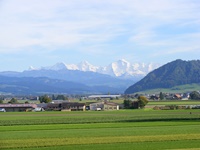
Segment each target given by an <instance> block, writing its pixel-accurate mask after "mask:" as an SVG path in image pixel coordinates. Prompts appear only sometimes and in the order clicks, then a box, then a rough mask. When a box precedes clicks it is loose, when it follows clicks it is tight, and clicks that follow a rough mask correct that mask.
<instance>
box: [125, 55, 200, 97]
mask: <svg viewBox="0 0 200 150" xmlns="http://www.w3.org/2000/svg"><path fill="white" fill-rule="evenodd" d="M191 83H200V60H192V61H183V60H180V59H178V60H175V61H173V62H170V63H168V64H166V65H163V66H161V67H160V68H158V69H156V70H154V71H152V72H150V73H149V74H148V75H147V76H146V77H144V78H143V79H142V80H140V81H139V82H137V83H136V84H134V85H132V86H130V87H129V88H128V89H127V90H126V91H125V94H131V93H135V92H139V91H144V90H150V89H155V88H171V87H173V86H177V85H184V84H191Z"/></svg>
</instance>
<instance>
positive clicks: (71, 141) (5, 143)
mask: <svg viewBox="0 0 200 150" xmlns="http://www.w3.org/2000/svg"><path fill="white" fill-rule="evenodd" d="M181 140H200V134H176V135H155V136H152V135H150V136H118V137H115V136H112V138H110V137H87V138H86V137H82V138H81V137H76V138H45V139H43V138H41V139H23V140H21V139H19V140H17V139H16V140H1V145H0V148H1V149H4V148H26V147H45V146H61V145H83V144H104V143H105V144H109V143H131V142H155V141H157V142H159V141H181Z"/></svg>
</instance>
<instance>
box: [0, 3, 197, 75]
mask: <svg viewBox="0 0 200 150" xmlns="http://www.w3.org/2000/svg"><path fill="white" fill-rule="evenodd" d="M199 57H200V1H199V0H123V1H122V0H0V71H8V70H9V71H11V70H12V71H23V70H26V69H28V67H29V66H34V67H36V68H38V67H41V66H50V65H53V64H55V63H57V62H64V63H66V64H77V63H79V62H81V61H85V60H86V61H88V62H90V63H91V64H93V65H96V66H106V65H108V64H110V63H111V62H114V61H117V60H119V59H126V60H127V61H129V62H132V63H134V62H145V63H149V62H152V63H160V64H165V63H167V62H170V61H173V60H176V59H183V60H197V59H199Z"/></svg>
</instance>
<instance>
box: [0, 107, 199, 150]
mask: <svg viewBox="0 0 200 150" xmlns="http://www.w3.org/2000/svg"><path fill="white" fill-rule="evenodd" d="M0 135H1V136H0V149H6V150H8V149H12V150H20V149H25V150H39V149H41V150H59V149H70V150H71V149H78V148H81V149H83V150H84V149H85V150H86V149H92V150H94V149H97V150H102V149H109V150H112V149H113V150H114V149H115V150H116V149H133V148H134V149H150V150H151V149H152V150H153V149H154V150H155V149H190V150H191V149H194V150H197V149H198V148H200V111H199V110H149V109H146V110H145V109H144V110H120V111H101V112H91V111H87V112H18V113H17V112H15V113H14V112H13V113H0Z"/></svg>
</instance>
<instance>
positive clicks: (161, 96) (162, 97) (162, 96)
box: [159, 92, 164, 100]
mask: <svg viewBox="0 0 200 150" xmlns="http://www.w3.org/2000/svg"><path fill="white" fill-rule="evenodd" d="M159 97H160V100H163V99H164V94H163V93H162V92H160V95H159Z"/></svg>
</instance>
